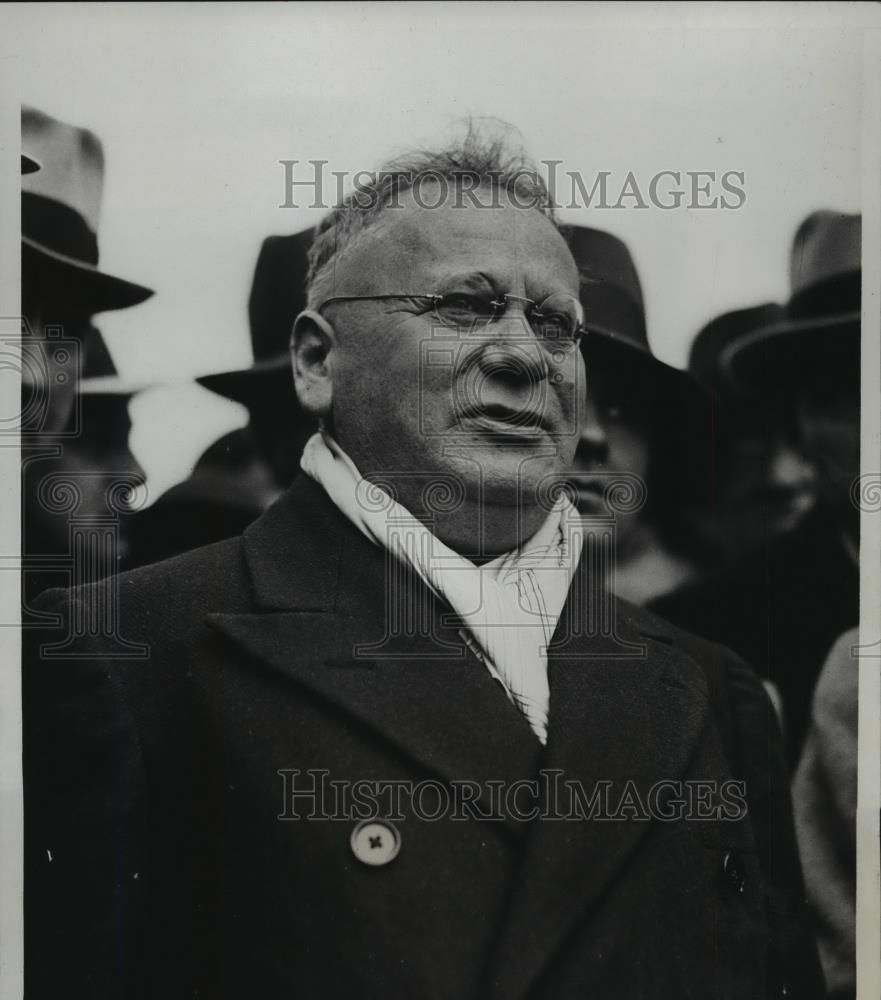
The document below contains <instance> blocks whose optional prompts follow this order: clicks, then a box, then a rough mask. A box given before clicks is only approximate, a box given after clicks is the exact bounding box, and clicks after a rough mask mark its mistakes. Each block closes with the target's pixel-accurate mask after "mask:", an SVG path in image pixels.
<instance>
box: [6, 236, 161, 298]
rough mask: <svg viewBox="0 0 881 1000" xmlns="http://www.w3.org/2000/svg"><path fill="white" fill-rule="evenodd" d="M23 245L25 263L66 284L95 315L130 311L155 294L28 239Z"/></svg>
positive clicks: (22, 239) (24, 240)
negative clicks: (39, 268) (46, 272)
mask: <svg viewBox="0 0 881 1000" xmlns="http://www.w3.org/2000/svg"><path fill="white" fill-rule="evenodd" d="M21 244H22V258H23V259H24V258H25V257H27V259H28V260H29V261H30V262H31V264H33V265H37V266H39V267H41V268H43V269H45V270H47V271H48V272H49V277H50V280H52V279H53V278H54V279H56V280H58V281H59V282H60V281H64V282H66V283H67V286H68V288H67V290H68V293H69V294H70V295H71V296H73V297H74V299H75V300H76V301H77V302H78V303H81V304H82V305H84V306H86V307H88V309H89V310H90V312H92V313H99V312H107V311H108V310H111V309H128V308H129V307H130V306H136V305H139V304H140V303H141V302H144V301H146V300H147V299H149V298H150V296H151V295H153V294H154V293H153V289H152V288H146V287H145V286H144V285H138V284H135V282H133V281H127V280H126V279H125V278H117V277H116V276H115V275H112V274H106V273H105V272H104V271H99V270H98V268H97V267H93V266H92V265H91V264H84V263H83V262H82V261H79V260H76V259H74V258H73V257H66V256H65V255H64V254H60V253H57V252H56V251H54V250H50V249H49V248H48V247H45V246H43V245H42V244H40V243H37V242H36V240H32V239H30V237H28V236H24V235H23V236H22V238H21Z"/></svg>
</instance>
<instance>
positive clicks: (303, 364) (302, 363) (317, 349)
mask: <svg viewBox="0 0 881 1000" xmlns="http://www.w3.org/2000/svg"><path fill="white" fill-rule="evenodd" d="M335 348H336V334H335V332H334V329H333V327H332V326H331V325H330V323H328V322H327V320H326V319H325V318H324V317H323V316H320V315H319V314H318V313H317V312H315V311H314V310H313V309H304V310H303V312H301V313H300V315H299V316H298V317H297V318H296V320H295V322H294V329H293V331H292V332H291V364H292V366H293V369H294V386H295V387H296V390H297V398H298V399H299V401H300V405H301V406H302V407H303V409H304V410H305V411H306V412H307V413H308V414H309V415H310V416H312V417H316V418H317V419H319V420H321V419H324V418H326V417H328V416H329V415H330V410H331V404H332V403H333V363H334V350H335Z"/></svg>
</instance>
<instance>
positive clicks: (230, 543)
mask: <svg viewBox="0 0 881 1000" xmlns="http://www.w3.org/2000/svg"><path fill="white" fill-rule="evenodd" d="M246 586H247V576H246V572H245V563H244V553H243V543H242V538H241V537H236V538H229V539H226V540H224V541H221V542H214V543H212V544H211V545H206V546H203V547H201V548H198V549H193V550H191V551H189V552H184V553H182V554H180V555H177V556H173V557H171V558H169V559H164V560H162V561H161V562H157V563H152V564H149V565H147V566H141V567H139V568H137V569H133V570H128V571H126V572H124V573H119V574H117V575H115V576H108V577H105V578H103V579H101V580H98V581H96V582H94V583H89V584H83V585H80V586H77V587H72V588H69V589H63V588H55V589H52V590H48V591H46V592H45V593H43V594H41V595H40V596H39V598H37V601H36V603H35V607H34V609H35V610H36V611H37V612H47V611H48V612H54V613H59V612H60V613H62V614H65V613H68V612H70V613H73V609H74V608H78V609H80V610H81V611H85V612H86V613H88V612H90V611H91V610H92V609H99V608H104V609H107V610H108V611H109V612H110V613H118V615H119V616H120V619H127V618H128V619H130V618H141V617H143V616H145V615H146V616H149V617H151V618H153V619H154V620H155V621H156V623H157V625H159V624H161V625H162V626H163V627H165V626H168V625H169V624H170V622H171V621H173V620H174V619H180V618H184V617H188V616H192V615H193V614H195V613H198V612H200V611H204V612H206V613H207V612H208V611H211V610H223V609H224V608H226V607H227V606H230V605H237V604H239V603H241V600H242V599H243V598H244V595H245V593H246Z"/></svg>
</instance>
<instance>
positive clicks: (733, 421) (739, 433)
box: [716, 395, 817, 552]
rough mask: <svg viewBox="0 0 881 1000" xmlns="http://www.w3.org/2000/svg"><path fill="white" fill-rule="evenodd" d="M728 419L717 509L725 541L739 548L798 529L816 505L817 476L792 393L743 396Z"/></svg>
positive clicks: (724, 433) (723, 445)
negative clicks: (765, 398)
mask: <svg viewBox="0 0 881 1000" xmlns="http://www.w3.org/2000/svg"><path fill="white" fill-rule="evenodd" d="M726 418H727V419H726V420H725V430H724V431H723V440H722V447H721V448H720V452H719V454H720V457H721V459H722V464H723V468H722V469H721V470H720V473H719V476H718V483H719V494H718V497H719V499H718V506H717V508H716V513H717V515H718V516H719V518H720V526H719V527H720V529H721V532H722V533H723V535H724V537H723V538H722V540H721V544H723V545H727V546H730V547H731V548H732V549H733V550H734V551H735V552H736V550H737V549H739V548H741V547H742V546H747V547H749V546H751V545H752V544H755V543H757V542H759V541H761V540H762V539H763V538H767V537H774V536H777V535H782V534H786V533H788V532H790V531H792V530H793V529H795V528H796V527H797V526H798V525H799V523H800V522H801V521H802V519H803V518H804V516H805V515H806V514H807V513H808V511H810V510H811V508H812V507H813V506H814V503H815V501H816V490H817V474H816V469H815V467H814V464H813V462H812V461H811V459H810V458H809V457H808V455H807V453H806V449H805V447H804V444H803V442H802V440H801V435H800V433H799V429H798V426H797V421H796V415H795V404H794V401H793V400H792V399H791V398H790V397H787V396H784V395H780V396H778V397H776V398H775V399H774V400H773V401H771V403H770V404H769V403H764V402H762V401H760V400H759V399H757V398H748V399H741V400H738V401H737V402H735V403H733V404H732V405H731V406H730V408H729V410H728V412H727V414H726Z"/></svg>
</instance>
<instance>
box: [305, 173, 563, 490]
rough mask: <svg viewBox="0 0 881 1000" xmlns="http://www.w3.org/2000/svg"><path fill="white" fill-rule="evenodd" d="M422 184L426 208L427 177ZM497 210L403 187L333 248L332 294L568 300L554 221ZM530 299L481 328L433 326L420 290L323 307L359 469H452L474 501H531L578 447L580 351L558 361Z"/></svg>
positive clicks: (344, 429) (338, 412) (336, 385)
mask: <svg viewBox="0 0 881 1000" xmlns="http://www.w3.org/2000/svg"><path fill="white" fill-rule="evenodd" d="M421 191H422V201H423V203H427V204H433V203H434V200H436V198H435V195H434V193H433V191H434V188H433V186H424V187H423V188H422V189H421ZM491 200H492V199H491V198H490V197H489V196H486V197H485V198H484V199H483V201H485V202H487V203H489V202H490V201H491ZM501 206H502V207H497V208H492V209H490V208H477V207H474V206H473V205H466V206H465V207H455V206H454V205H452V204H445V205H444V206H442V207H440V208H437V209H434V210H429V209H425V208H420V207H419V206H418V205H417V204H416V203H415V201H414V200H413V199H412V197H409V196H406V197H404V198H403V199H402V207H401V208H395V209H389V210H387V211H386V213H385V215H384V216H383V218H382V220H380V221H379V222H378V223H377V224H376V225H375V227H373V228H372V229H370V230H367V231H365V232H364V233H363V234H362V235H361V236H360V237H359V238H358V242H357V243H356V244H355V245H354V246H352V248H351V250H350V252H349V253H348V254H344V255H343V256H342V258H341V260H340V261H339V264H338V266H337V267H336V270H335V276H334V277H335V280H334V285H333V286H332V288H330V289H329V290H328V291H327V296H328V297H329V296H331V295H381V294H389V293H410V294H413V295H431V294H441V295H445V294H452V293H462V294H467V295H475V294H476V295H481V296H489V297H491V298H500V297H501V296H503V295H506V294H507V295H516V296H523V297H525V298H528V299H531V300H533V301H534V302H538V303H541V302H543V301H544V300H545V299H546V298H547V297H548V296H550V295H552V294H555V293H556V294H568V295H570V296H575V297H577V295H578V275H577V270H576V266H575V262H574V261H573V259H572V256H571V254H570V253H569V250H568V248H567V247H566V244H565V242H564V240H563V239H562V237H561V236H560V234H559V233H558V232H557V230H556V229H555V227H554V226H553V225H552V224H551V223H550V222H549V221H548V220H547V219H546V218H545V217H544V216H542V215H541V214H540V213H539V212H538V211H536V210H535V209H518V208H516V207H514V206H512V205H511V204H510V203H509V202H507V200H506V199H505V198H504V197H503V198H502V199H501ZM525 306H526V303H523V302H520V301H512V302H510V303H509V305H508V310H507V311H506V312H505V314H504V316H502V317H501V318H499V319H497V320H495V321H494V322H492V323H491V324H490V325H489V326H488V327H485V328H483V329H479V330H465V329H462V330H456V329H450V328H448V327H445V326H441V325H440V324H439V323H438V321H437V319H436V317H435V314H434V312H433V311H432V310H431V309H430V308H428V307H427V304H426V303H425V302H424V301H422V300H408V299H400V300H399V299H391V300H385V301H379V302H377V301H371V302H357V303H350V302H346V303H338V304H333V305H331V306H328V307H327V310H326V312H325V315H326V318H327V319H328V320H329V322H331V323H332V325H333V327H334V330H335V332H336V336H337V341H338V344H337V349H336V356H335V360H334V366H333V404H332V411H333V412H332V419H333V429H334V433H335V435H336V437H337V439H338V440H339V442H340V444H341V446H342V447H343V448H344V449H345V450H346V451H347V452H348V453H349V455H350V456H351V457H352V459H353V461H354V462H355V464H356V465H357V466H358V467H359V469H360V470H361V471H362V473H364V474H365V475H370V474H375V473H384V474H394V473H396V472H399V473H401V474H402V475H403V477H406V476H408V475H412V474H413V473H424V474H426V475H427V477H430V476H431V475H435V476H437V475H438V474H451V475H452V476H455V477H456V478H457V479H458V481H459V483H460V484H461V486H462V487H464V489H465V493H466V496H468V497H469V498H470V499H471V500H477V501H479V502H481V503H488V504H499V505H502V506H514V505H517V504H519V503H526V504H529V503H534V502H535V492H534V491H535V489H536V487H538V485H539V484H540V483H541V481H542V480H543V479H544V478H545V477H547V476H549V475H551V474H557V473H560V472H562V471H563V470H564V469H565V468H566V467H567V466H568V465H569V463H570V462H571V459H572V456H573V454H574V452H575V447H576V445H577V442H578V425H579V412H578V410H579V398H580V397H581V396H582V394H583V384H582V383H583V367H582V362H581V355H580V352H579V351H578V350H577V349H575V350H572V351H571V352H568V353H565V354H563V353H562V352H556V357H555V356H554V354H555V352H553V351H550V350H548V349H547V347H546V346H542V344H541V343H540V342H539V340H538V338H537V337H536V335H535V333H534V332H533V330H532V329H531V327H530V325H529V323H528V322H527V319H526V316H525V313H524V307H525ZM392 482H394V479H393V478H392Z"/></svg>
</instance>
